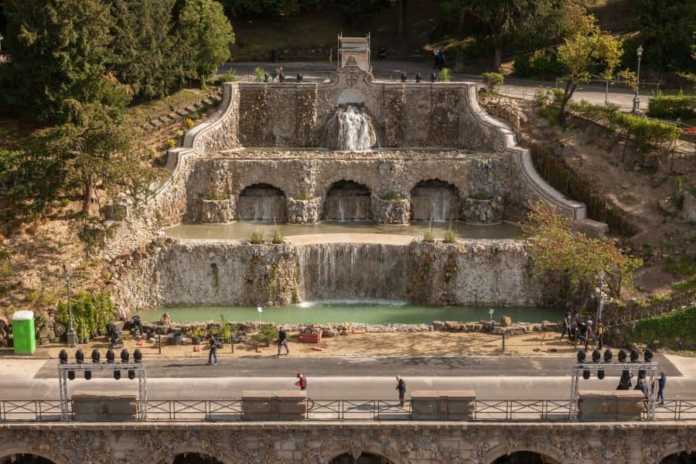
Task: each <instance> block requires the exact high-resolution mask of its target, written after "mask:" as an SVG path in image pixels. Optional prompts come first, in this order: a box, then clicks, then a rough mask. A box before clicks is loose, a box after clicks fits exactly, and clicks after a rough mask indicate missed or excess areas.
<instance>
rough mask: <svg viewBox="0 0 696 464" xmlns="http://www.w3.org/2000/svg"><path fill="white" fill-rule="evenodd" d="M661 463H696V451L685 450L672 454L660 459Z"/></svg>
mask: <svg viewBox="0 0 696 464" xmlns="http://www.w3.org/2000/svg"><path fill="white" fill-rule="evenodd" d="M660 464H696V452H694V453H688V452H686V451H684V452H681V453H675V454H671V455H669V456H667V457H666V458H664V459H663V460H662V461H660Z"/></svg>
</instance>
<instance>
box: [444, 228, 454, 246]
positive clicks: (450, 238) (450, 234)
mask: <svg viewBox="0 0 696 464" xmlns="http://www.w3.org/2000/svg"><path fill="white" fill-rule="evenodd" d="M456 241H457V234H455V233H454V231H453V230H452V229H447V232H445V238H444V242H445V243H454V242H456Z"/></svg>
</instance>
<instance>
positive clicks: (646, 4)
mask: <svg viewBox="0 0 696 464" xmlns="http://www.w3.org/2000/svg"><path fill="white" fill-rule="evenodd" d="M635 3H636V5H635V8H636V11H638V12H639V13H640V27H639V30H640V40H641V43H642V44H643V47H644V49H645V56H644V57H643V58H644V60H643V62H644V63H645V65H646V66H650V67H653V68H654V69H658V70H660V71H663V70H666V69H676V70H685V71H686V70H691V71H694V70H696V63H694V61H693V60H692V59H691V54H692V49H691V46H692V45H693V43H694V36H693V34H694V31H696V2H694V1H693V0H637V1H636V2H635ZM631 58H632V59H633V60H634V59H635V54H633V56H632V57H631Z"/></svg>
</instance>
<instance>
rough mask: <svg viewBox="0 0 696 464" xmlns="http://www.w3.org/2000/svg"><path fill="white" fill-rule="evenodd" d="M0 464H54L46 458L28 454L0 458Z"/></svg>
mask: <svg viewBox="0 0 696 464" xmlns="http://www.w3.org/2000/svg"><path fill="white" fill-rule="evenodd" d="M0 464H55V463H54V462H53V461H51V460H50V459H48V458H45V457H43V456H38V455H36V454H30V453H26V454H24V453H18V454H11V455H9V456H4V457H0Z"/></svg>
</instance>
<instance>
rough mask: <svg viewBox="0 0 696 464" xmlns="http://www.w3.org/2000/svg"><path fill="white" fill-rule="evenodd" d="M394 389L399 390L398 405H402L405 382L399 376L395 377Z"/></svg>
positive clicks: (404, 394)
mask: <svg viewBox="0 0 696 464" xmlns="http://www.w3.org/2000/svg"><path fill="white" fill-rule="evenodd" d="M396 390H397V391H398V392H399V405H400V406H401V407H402V408H403V407H404V398H405V397H406V382H404V379H402V378H401V377H398V376H397V377H396Z"/></svg>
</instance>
